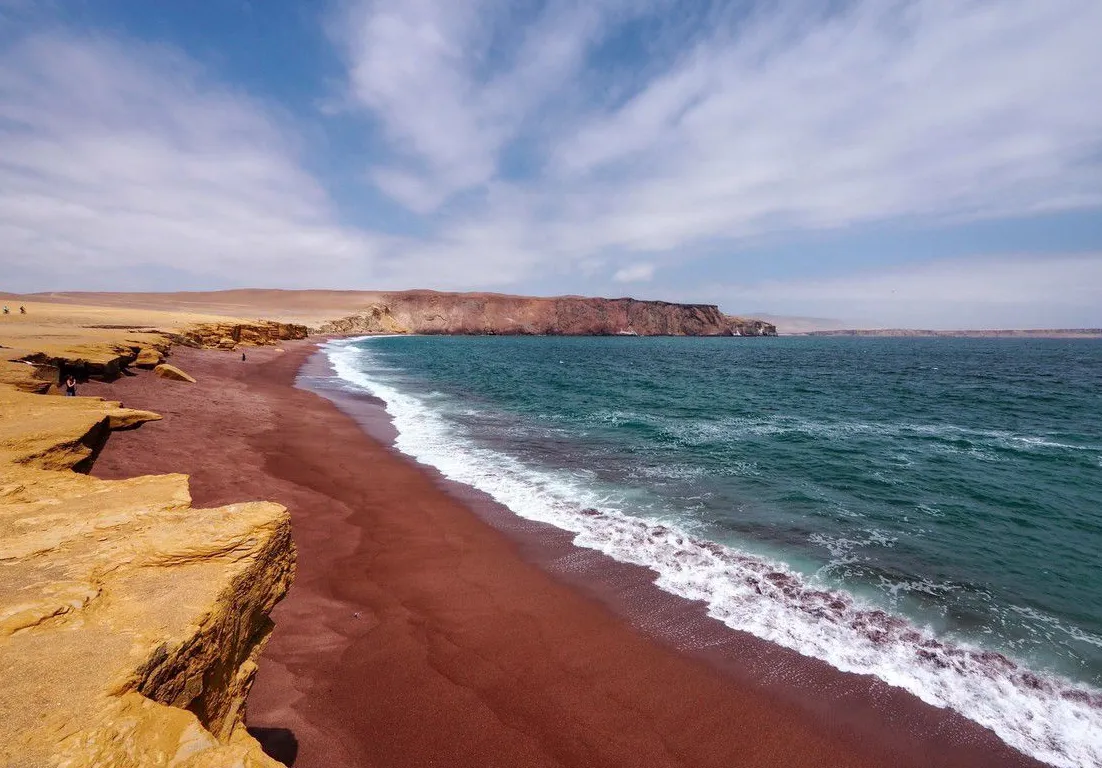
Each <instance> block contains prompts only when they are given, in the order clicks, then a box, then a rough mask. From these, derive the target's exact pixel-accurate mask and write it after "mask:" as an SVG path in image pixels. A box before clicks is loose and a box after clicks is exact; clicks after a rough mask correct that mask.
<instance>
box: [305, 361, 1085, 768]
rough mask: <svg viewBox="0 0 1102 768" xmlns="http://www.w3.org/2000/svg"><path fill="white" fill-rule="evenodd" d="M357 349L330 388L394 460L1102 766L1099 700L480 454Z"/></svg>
mask: <svg viewBox="0 0 1102 768" xmlns="http://www.w3.org/2000/svg"><path fill="white" fill-rule="evenodd" d="M356 341H357V340H350V341H338V342H331V343H329V344H328V345H326V352H327V354H328V356H329V360H330V363H331V365H332V366H333V369H334V371H335V373H336V374H337V376H338V377H340V378H341V379H343V380H344V381H346V382H349V383H351V384H353V385H355V386H356V387H358V388H362V389H363V390H366V391H367V392H369V393H371V394H373V395H375V396H376V397H379V398H380V399H382V400H383V401H384V402H385V403H386V410H387V412H388V413H389V414H390V416H391V417H392V418H393V420H394V425H395V427H396V429H397V431H398V437H397V440H396V443H395V447H396V448H397V449H398V450H400V451H401V452H403V453H405V454H407V455H409V456H411V457H413V458H414V459H416V460H417V461H419V462H421V463H424V464H427V465H429V466H432V467H434V468H436V469H437V470H438V471H439V472H441V474H443V475H444V476H445V477H447V478H449V479H451V480H454V481H457V482H460V483H464V484H466V485H469V486H471V487H474V488H477V489H478V490H480V491H482V492H484V493H486V494H488V495H489V496H490V497H492V498H493V499H494V500H496V501H498V502H499V503H501V504H503V505H505V506H506V507H508V508H509V509H510V510H512V511H513V512H514V513H516V514H517V515H520V516H521V517H524V518H527V519H530V520H536V521H540V522H544V523H548V524H551V525H554V526H556V527H558V528H560V529H563V530H566V531H569V532H571V533H573V534H575V538H574V543H575V544H576V545H578V546H582V547H588V548H591V549H595V550H598V551H600V552H603V553H605V554H606V555H608V556H610V557H612V558H614V559H615V560H618V561H621V562H625V563H633V564H637V565H641V566H644V567H647V568H649V569H651V570H652V571H654V572H655V573H656V574H657V576H656V579H655V583H656V584H657V586H659V587H660V588H661V589H664V590H666V591H667V592H670V593H672V594H674V595H678V596H681V597H684V598H687V599H690V600H699V601H702V602H704V603H705V604H706V605H707V606H708V613H709V615H710V616H712V617H713V618H715V619H717V620H719V621H722V622H723V623H724V624H726V625H727V626H729V627H731V628H733V629H738V630H741V631H745V632H749V633H751V634H753V635H756V636H757V637H760V638H762V639H765V640H768V641H770V642H774V643H777V644H778V645H781V646H784V647H786V648H790V649H793V650H795V651H798V652H800V653H802V654H804V655H807V656H811V657H815V658H818V659H822V660H824V661H826V662H827V663H829V664H831V665H832V666H834V667H836V668H837V669H839V670H842V671H845V672H854V673H859V674H871V675H875V676H876V677H878V678H880V679H881V680H883V681H884V682H886V683H888V684H890V685H894V686H898V687H900V688H903V689H905V690H907V691H909V692H910V693H912V694H914V695H915V696H917V697H918V698H920V699H921V700H923V701H925V702H927V703H929V704H932V705H934V706H937V707H948V708H951V709H953V710H955V711H957V712H959V713H960V714H962V715H964V716H965V717H968V718H969V719H971V720H973V721H975V722H977V723H979V724H980V725H983V726H986V727H988V728H990V729H991V730H992V731H994V732H995V733H996V734H997V735H998V736H999V737H1000V738H1001V739H1003V740H1004V741H1005V742H1006V743H1007V744H1009V745H1011V746H1013V747H1015V748H1016V749H1019V750H1021V751H1022V752H1024V753H1026V754H1029V755H1032V756H1033V757H1035V758H1037V759H1039V760H1042V761H1044V762H1047V763H1050V764H1051V765H1054V766H1060V768H1086V767H1088V766H1102V692H1099V691H1095V690H1092V689H1088V688H1085V687H1082V686H1077V685H1076V684H1074V683H1072V682H1070V681H1068V680H1064V679H1062V678H1059V677H1056V676H1053V675H1047V674H1039V673H1036V672H1033V671H1031V670H1029V669H1027V668H1026V667H1024V666H1023V665H1021V664H1019V663H1017V662H1015V661H1013V660H1011V659H1009V658H1007V657H1006V656H1005V655H1003V654H1000V653H996V652H993V651H990V650H985V649H983V648H981V647H978V646H975V645H971V644H967V643H962V642H956V641H949V640H946V639H942V638H939V637H938V636H936V634H935V633H934V632H932V631H931V630H928V629H925V628H922V627H918V626H915V625H914V624H912V623H910V622H908V621H907V620H905V619H903V618H901V617H898V616H895V615H892V614H889V613H887V612H885V611H883V610H881V609H879V608H877V607H875V606H873V605H871V604H869V603H866V602H864V601H863V600H861V599H860V598H858V597H856V596H853V595H850V594H847V593H845V592H842V591H840V590H824V589H819V588H816V587H815V586H814V585H812V584H810V583H809V582H808V580H807V579H806V578H805V577H803V576H802V575H800V574H799V573H797V572H796V571H794V570H793V569H791V568H789V567H788V566H787V565H785V564H784V563H782V562H778V561H776V560H771V559H769V558H764V557H761V556H758V555H752V554H749V553H746V552H742V551H739V550H737V549H733V548H731V547H727V546H723V545H721V544H718V543H715V542H712V541H708V540H706V539H703V538H700V537H696V536H693V535H691V534H690V533H689V532H687V531H685V530H683V529H682V528H681V527H679V526H678V525H675V524H671V523H667V522H654V521H650V520H644V519H641V518H639V517H635V516H633V515H631V514H630V510H628V509H624V508H623V506H624V505H623V503H622V500H620V499H617V498H614V497H611V496H608V495H606V494H602V493H601V492H600V491H597V490H596V489H595V488H594V487H592V486H588V485H586V484H585V483H584V482H580V481H579V480H578V478H577V477H575V476H573V475H572V474H571V473H566V472H563V473H556V472H555V471H553V470H548V469H546V468H537V467H533V466H529V465H527V464H525V463H524V462H522V461H520V460H518V459H517V458H516V457H513V456H510V455H508V454H506V453H504V452H502V451H497V450H493V449H489V448H486V447H483V446H480V445H478V444H476V443H475V442H473V441H471V440H469V439H467V438H465V437H464V436H463V435H461V434H458V433H457V432H456V430H455V429H454V428H453V426H452V424H450V423H449V422H448V421H447V420H446V419H445V418H444V417H443V416H442V415H441V414H440V413H438V412H437V411H436V410H434V409H433V408H432V407H431V406H430V405H429V404H428V403H426V402H425V401H424V400H422V399H421V398H419V397H416V396H413V395H410V394H408V393H404V392H401V391H399V390H398V389H396V388H394V387H393V386H391V385H390V384H388V383H384V382H383V381H380V380H379V378H377V377H373V376H372V371H374V370H376V368H375V365H376V363H375V362H374V360H373V356H372V353H371V351H370V350H369V349H364V348H363V347H362V346H355V345H353V344H354V342H356Z"/></svg>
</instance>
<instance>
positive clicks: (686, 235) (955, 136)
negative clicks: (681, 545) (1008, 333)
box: [340, 0, 1102, 270]
mask: <svg viewBox="0 0 1102 768" xmlns="http://www.w3.org/2000/svg"><path fill="white" fill-rule="evenodd" d="M349 7H350V8H351V9H352V10H351V11H347V12H346V15H344V16H342V17H341V18H342V21H343V23H342V25H341V30H342V34H341V35H340V40H341V43H342V46H343V49H344V51H345V53H346V55H347V57H348V61H349V70H348V71H349V93H350V98H351V100H352V101H353V102H354V103H356V104H358V105H359V106H360V107H361V108H362V109H364V110H366V111H367V112H368V113H369V114H370V115H371V116H372V117H373V119H374V120H377V121H378V122H380V123H381V124H382V125H384V126H385V129H386V135H387V136H388V137H389V139H390V141H391V142H392V146H393V147H394V148H395V150H396V152H397V155H396V160H395V161H394V163H392V164H388V165H386V166H384V167H383V168H376V169H374V170H373V174H374V175H373V178H374V179H375V181H376V183H377V184H378V185H379V186H380V187H381V188H382V189H383V190H384V191H386V192H388V193H390V194H391V195H393V196H394V198H395V199H397V200H399V201H400V202H402V203H404V204H406V205H408V206H410V207H411V208H413V209H414V210H417V211H420V212H423V213H429V212H433V211H438V210H439V209H440V208H441V206H444V205H445V204H446V203H447V202H448V201H449V200H450V199H452V198H453V197H454V196H455V195H457V194H460V193H463V192H467V193H472V191H473V192H477V193H479V194H480V195H485V196H484V197H483V196H477V195H476V196H475V197H473V198H471V197H470V194H469V195H468V204H467V205H462V206H459V207H458V208H457V209H456V210H454V211H448V212H447V214H448V215H445V216H444V217H443V218H440V219H434V221H436V222H437V223H438V225H439V226H440V229H441V231H444V232H446V231H447V228H448V227H449V226H451V225H453V224H455V223H456V222H458V221H464V222H468V225H469V222H471V221H476V220H479V219H480V218H482V219H485V220H491V219H493V218H494V217H496V216H497V215H498V212H497V211H495V209H494V202H493V201H494V200H502V199H512V198H516V197H522V198H523V200H524V201H525V206H524V207H523V208H522V209H520V210H515V211H514V215H519V216H522V217H523V221H524V224H525V230H526V231H527V232H529V233H530V240H531V243H532V247H534V248H536V249H537V250H538V251H539V253H540V254H541V258H542V260H543V262H544V263H547V262H550V261H555V262H557V263H561V262H563V261H571V260H578V259H583V258H591V257H592V256H594V255H595V254H612V255H613V256H612V258H611V260H610V263H611V264H613V265H614V266H613V270H615V269H617V268H618V267H616V266H615V263H616V261H617V258H623V259H624V260H626V261H628V262H629V263H630V262H632V261H634V259H633V258H632V254H648V259H651V260H654V261H656V262H668V261H669V260H670V259H672V258H674V257H676V258H677V259H678V260H684V259H685V258H686V257H687V256H688V257H690V258H691V249H692V248H694V247H696V246H698V245H700V244H703V243H716V242H726V243H729V244H730V247H731V248H733V249H736V248H737V247H738V246H739V244H740V243H741V242H744V241H745V240H746V239H747V238H750V237H754V236H757V235H760V234H763V233H774V232H784V231H792V230H799V229H816V228H840V227H847V226H854V225H859V224H863V223H868V222H877V221H884V220H891V219H895V218H901V217H906V218H908V219H911V220H914V219H916V218H917V219H920V220H929V221H949V220H955V219H962V218H965V219H967V218H977V217H999V216H1010V215H1023V214H1029V213H1035V212H1038V211H1051V210H1063V209H1072V208H1089V207H1099V206H1102V163H1100V155H1102V107H1100V106H1099V104H1098V100H1097V99H1095V98H1093V96H1092V94H1093V93H1094V90H1095V89H1096V85H1097V84H1096V82H1095V81H1096V77H1097V72H1099V71H1102V46H1099V45H1097V39H1096V34H1095V32H1094V30H1096V29H1099V28H1102V5H1100V4H1098V3H1097V2H1094V1H1093V0H1055V1H1054V2H1050V3H1036V2H1032V0H1006V1H1004V2H981V1H980V0H964V1H963V2H948V1H947V0H894V1H893V0H888V1H882V0H854V1H852V2H847V3H841V4H832V5H831V6H830V9H829V10H828V9H827V8H826V7H824V6H822V5H820V4H813V3H795V4H789V5H783V4H782V5H778V4H774V3H762V4H760V5H759V6H757V7H756V10H750V11H748V10H747V8H748V6H746V5H744V4H728V3H713V4H711V5H709V6H707V7H706V10H705V11H702V12H701V13H700V14H699V15H698V16H695V17H693V19H692V23H682V24H678V23H675V22H673V21H669V20H668V18H667V17H665V16H664V17H662V18H661V19H660V17H659V15H658V14H656V13H655V14H651V12H652V11H656V10H666V11H668V10H670V8H669V7H668V4H664V3H654V4H649V5H648V4H643V3H639V4H631V3H606V4H597V5H596V6H593V5H586V6H584V7H581V6H573V5H571V4H567V5H566V6H561V5H556V6H554V7H555V8H556V9H557V12H556V14H555V15H553V16H552V15H551V14H549V13H546V12H545V13H535V14H530V15H528V16H524V15H523V14H522V15H521V18H520V19H519V21H518V18H517V14H515V13H510V12H509V11H507V10H506V7H505V6H504V5H501V4H498V3H495V2H491V1H487V2H482V3H460V4H456V3H450V2H444V1H443V0H438V1H436V2H434V1H433V0H418V2H403V3H397V2H392V1H391V0H372V1H365V2H359V3H354V4H353V5H352V6H346V8H349ZM700 7H702V8H704V7H705V6H700ZM749 7H751V8H753V6H749ZM563 8H566V9H567V10H562V9H563ZM663 19H666V20H663ZM625 20H630V21H631V22H632V23H631V24H626V23H625ZM640 30H643V31H642V32H640ZM506 34H512V35H513V36H514V37H515V39H516V40H518V41H519V42H516V43H510V42H509V41H508V40H505V41H503V37H505V36H506ZM632 34H634V35H636V36H642V37H643V38H646V39H640V40H635V41H634V42H635V44H636V47H637V48H640V50H641V51H642V55H643V56H644V57H645V58H642V59H638V60H637V61H633V62H631V63H633V64H635V65H636V66H635V69H634V70H632V69H631V68H626V67H624V66H622V65H623V62H618V63H619V64H620V65H621V66H610V65H609V56H610V54H609V50H610V49H612V50H615V49H616V48H617V47H618V46H619V47H624V46H625V45H626V43H625V42H624V41H625V39H626V38H630V37H631V35H632ZM552 36H553V38H552ZM647 36H649V37H647ZM636 55H639V51H636ZM613 58H614V57H613ZM614 63H615V62H614ZM545 123H546V124H547V125H550V126H552V127H553V130H549V131H545V132H540V131H539V130H538V128H533V127H532V126H533V125H536V126H539V125H544V124H545ZM518 145H520V146H521V148H522V149H523V151H524V156H525V160H526V162H525V172H524V173H520V174H517V173H515V172H512V171H511V169H510V167H509V166H510V158H511V155H513V154H515V153H516V152H517V147H518ZM472 199H473V201H474V202H473V203H472V202H470V200H472ZM514 207H515V206H514ZM687 249H690V250H687ZM617 254H621V255H622V256H617Z"/></svg>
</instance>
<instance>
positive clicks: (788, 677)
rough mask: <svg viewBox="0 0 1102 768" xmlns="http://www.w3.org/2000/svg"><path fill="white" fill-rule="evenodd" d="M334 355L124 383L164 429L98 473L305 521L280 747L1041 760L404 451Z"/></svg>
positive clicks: (273, 704) (417, 757) (269, 683)
mask: <svg viewBox="0 0 1102 768" xmlns="http://www.w3.org/2000/svg"><path fill="white" fill-rule="evenodd" d="M316 346H317V344H316V341H307V342H298V343H294V344H291V345H288V351H287V352H277V351H274V350H259V349H258V350H256V351H252V352H250V358H249V362H248V363H244V364H242V363H241V362H240V361H239V360H238V359H237V358H236V357H235V356H234V355H233V353H220V352H209V351H198V350H178V351H177V353H176V354H174V356H173V357H174V362H175V361H179V362H180V364H181V365H182V366H183V367H184V368H185V369H187V370H189V371H190V372H191V373H192V374H193V375H195V376H196V377H197V378H198V379H199V384H197V385H187V387H188V389H183V390H181V389H179V388H174V389H172V390H169V389H168V388H165V387H164V386H163V385H162V386H160V388H153V387H149V386H148V385H147V383H146V382H143V379H145V378H147V377H145V375H144V374H143V375H139V376H137V377H134V378H128V379H124V380H121V381H119V382H116V383H115V384H113V385H110V386H109V387H105V388H104V392H109V393H111V394H112V395H113V396H116V397H117V398H120V399H123V400H125V401H126V402H127V403H128V404H129V405H132V406H136V407H143V408H150V409H152V410H156V411H158V412H160V413H162V414H163V415H164V416H165V419H164V422H163V423H157V424H151V425H147V426H146V427H143V429H142V430H140V431H138V432H134V433H131V434H126V435H116V436H114V437H113V438H112V439H111V440H110V441H109V442H108V445H107V446H106V448H105V449H104V451H103V452H102V454H101V455H100V458H99V460H98V461H97V464H96V466H95V467H94V468H93V474H94V475H96V476H100V477H121V476H133V475H135V474H142V473H146V472H159V471H165V469H166V468H167V469H169V470H170V471H186V472H189V473H191V474H192V485H191V488H192V495H193V500H194V504H195V505H196V506H209V505H213V504H216V503H224V499H226V498H228V497H230V496H232V497H233V498H234V499H239V498H242V497H243V496H244V497H252V496H255V497H257V498H268V499H274V500H276V501H279V502H281V503H283V504H285V505H286V506H287V507H288V508H289V509H290V510H291V515H292V520H293V526H294V536H295V539H296V542H297V544H298V551H299V575H298V578H297V580H296V583H295V585H294V586H293V587H292V590H291V593H290V595H289V597H288V598H287V599H286V600H285V601H284V602H283V603H282V604H281V605H280V606H279V607H278V608H277V609H276V611H275V612H274V618H275V621H276V625H277V626H276V630H275V633H274V635H273V639H272V641H271V643H270V644H269V646H268V649H267V650H266V652H265V654H264V656H263V657H262V659H261V662H260V673H259V677H258V681H257V684H256V687H255V689H254V691H253V694H252V696H251V698H250V701H249V715H248V720H249V724H250V726H251V730H252V731H253V732H254V735H257V737H258V738H259V739H260V740H261V742H262V743H264V744H265V745H266V747H267V748H268V749H269V752H270V753H271V754H273V756H275V757H277V758H280V757H282V758H283V759H289V758H292V757H293V758H295V763H294V764H295V765H296V766H310V765H343V764H348V765H353V764H357V765H374V764H379V765H384V764H385V765H407V764H408V765H423V764H427V763H432V762H434V761H442V762H447V763H448V764H451V765H486V764H511V765H579V766H581V765H686V764H688V765H717V766H718V765H732V764H736V765H737V764H745V765H756V766H757V765H760V766H769V765H778V766H779V765H786V766H794V765H822V764H833V765H853V766H865V765H868V766H872V765H900V766H904V765H914V766H920V765H930V764H937V765H944V766H952V765H960V766H966V765H967V766H983V765H991V766H996V765H997V766H1012V765H1022V766H1025V765H1041V763H1039V762H1037V761H1034V760H1032V759H1031V758H1028V757H1026V756H1024V755H1022V754H1021V753H1018V752H1016V751H1014V750H1013V749H1011V748H1010V747H1008V746H1006V745H1005V744H1004V743H1003V742H1002V741H1000V740H999V739H998V738H997V737H996V736H995V735H994V734H993V733H992V732H990V731H988V730H986V729H983V728H981V727H980V726H978V725H976V724H974V723H972V722H971V721H968V720H966V719H965V718H963V717H961V716H959V715H956V714H955V713H952V712H948V711H945V710H938V709H936V708H934V707H930V706H928V705H925V704H923V703H922V702H920V701H919V700H918V699H916V698H915V697H913V696H911V695H910V694H907V693H906V692H904V691H902V690H900V689H896V688H891V687H890V686H888V685H886V684H885V683H882V682H880V681H878V680H875V679H874V678H871V677H863V676H857V675H848V674H846V673H842V672H839V671H838V670H835V669H834V668H832V667H829V665H827V664H826V663H825V662H818V661H816V660H814V659H809V658H807V657H803V656H800V655H799V654H796V653H795V652H792V651H787V650H785V649H783V648H780V647H779V646H774V645H772V644H770V643H768V642H766V641H762V640H759V639H757V638H754V637H752V636H750V635H746V634H744V633H739V632H736V631H734V630H730V629H728V628H726V627H725V626H723V625H722V624H720V623H719V622H718V621H715V620H712V619H710V618H708V617H707V616H706V615H705V613H704V608H703V606H702V604H699V603H690V602H688V601H685V600H683V599H681V598H677V597H675V596H673V595H669V594H667V593H665V592H662V591H660V590H659V589H658V588H657V587H656V586H654V584H653V583H651V582H652V578H653V574H651V573H650V572H649V571H648V570H646V569H645V568H642V567H640V566H631V565H625V564H622V563H617V562H615V561H612V560H610V559H609V558H607V557H605V556H604V555H601V554H600V553H597V552H595V551H592V550H583V549H579V548H575V547H574V546H573V544H572V543H571V538H572V537H571V535H570V534H568V533H566V532H563V531H560V530H558V529H554V528H551V527H550V526H546V525H542V524H538V523H532V522H530V521H526V520H523V519H522V518H519V517H517V516H515V515H512V513H510V512H509V511H508V510H505V509H504V508H501V507H500V506H498V505H496V504H494V503H493V502H492V501H490V500H489V499H488V498H486V497H484V496H483V495H482V494H479V493H478V492H477V491H474V490H473V489H467V488H465V487H464V486H458V485H457V484H454V483H450V484H449V482H448V481H444V480H443V479H442V478H440V477H439V475H438V474H436V475H434V473H433V471H431V470H430V469H429V468H427V467H424V466H422V465H419V464H415V463H414V462H413V461H412V460H410V459H408V458H406V457H404V456H401V455H400V454H398V453H397V452H396V451H394V450H393V449H391V448H389V447H387V445H386V443H387V440H386V437H385V435H386V433H385V424H383V423H382V420H381V419H380V417H379V412H380V411H381V408H380V406H379V405H378V404H377V403H372V402H370V401H369V400H366V399H364V398H360V397H358V396H353V395H341V396H340V397H338V398H332V397H329V396H328V395H327V396H326V398H327V399H323V398H322V397H319V396H317V395H315V394H313V393H312V392H310V391H307V390H303V389H298V388H296V387H295V386H294V384H295V381H296V379H298V377H299V376H300V370H301V371H303V372H304V373H305V375H306V376H308V375H309V373H310V371H309V368H310V365H315V366H316V365H317V364H318V361H317V360H316V359H313V360H312V361H311V358H312V357H313V356H315V355H316V354H318V353H317V352H316V351H315V350H316ZM181 386H184V385H181ZM89 389H92V388H91V387H89ZM93 393H94V394H101V392H98V391H96V392H93ZM82 394H83V392H82ZM331 399H338V400H344V401H345V402H343V403H338V404H336V405H334V404H333V403H331V402H328V400H331ZM384 416H385V412H384ZM363 423H368V427H367V429H366V430H365V429H364V428H362V426H363ZM390 429H391V430H393V427H392V426H391V427H390ZM200 446H201V449H200ZM227 464H230V465H232V466H234V467H235V470H234V471H233V472H227V471H226V465H227Z"/></svg>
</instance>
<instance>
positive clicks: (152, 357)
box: [134, 347, 164, 368]
mask: <svg viewBox="0 0 1102 768" xmlns="http://www.w3.org/2000/svg"><path fill="white" fill-rule="evenodd" d="M163 362H164V356H163V355H161V353H160V352H158V351H157V350H155V349H151V348H149V347H144V348H143V349H142V350H141V351H140V352H138V356H137V357H136V358H135V359H134V365H136V366H138V367H139V368H156V367H157V366H158V365H160V364H161V363H163Z"/></svg>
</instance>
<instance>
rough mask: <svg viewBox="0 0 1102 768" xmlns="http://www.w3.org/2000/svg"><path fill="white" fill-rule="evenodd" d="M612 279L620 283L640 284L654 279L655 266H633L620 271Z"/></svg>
mask: <svg viewBox="0 0 1102 768" xmlns="http://www.w3.org/2000/svg"><path fill="white" fill-rule="evenodd" d="M612 279H613V280H615V281H616V282H618V283H639V282H646V281H648V280H652V279H654V265H653V264H632V265H630V266H627V267H623V268H622V269H618V270H617V271H616V272H615V273H614V274H613V275H612Z"/></svg>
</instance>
